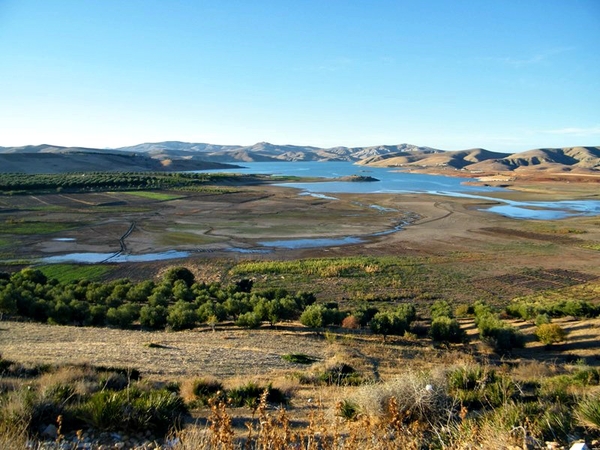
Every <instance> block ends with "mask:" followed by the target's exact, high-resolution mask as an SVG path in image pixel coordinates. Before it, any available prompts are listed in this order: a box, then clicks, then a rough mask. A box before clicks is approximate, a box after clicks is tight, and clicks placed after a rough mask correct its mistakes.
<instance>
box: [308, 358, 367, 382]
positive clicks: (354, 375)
mask: <svg viewBox="0 0 600 450" xmlns="http://www.w3.org/2000/svg"><path fill="white" fill-rule="evenodd" d="M316 381H317V383H324V384H326V385H328V386H330V385H335V386H358V385H360V384H363V383H364V381H365V380H364V378H363V377H362V376H361V375H360V374H359V373H358V372H357V371H356V370H355V369H354V367H352V366H350V365H348V364H344V363H341V364H335V365H333V366H331V367H328V368H327V369H325V370H324V371H323V372H320V373H319V374H317V377H316Z"/></svg>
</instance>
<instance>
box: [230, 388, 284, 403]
mask: <svg viewBox="0 0 600 450" xmlns="http://www.w3.org/2000/svg"><path fill="white" fill-rule="evenodd" d="M265 391H266V392H267V397H266V401H267V403H271V404H275V405H287V403H288V401H289V400H288V398H287V396H286V395H285V394H284V393H283V391H281V390H280V389H277V388H274V387H273V386H272V385H271V384H269V385H268V386H266V387H262V386H259V385H258V384H256V383H253V382H250V383H248V384H246V385H244V386H240V387H238V388H235V389H231V390H230V391H228V392H227V399H228V400H229V403H230V404H231V406H234V407H241V406H246V407H248V408H256V407H257V406H258V403H259V400H260V397H261V395H263V393H264V392H265Z"/></svg>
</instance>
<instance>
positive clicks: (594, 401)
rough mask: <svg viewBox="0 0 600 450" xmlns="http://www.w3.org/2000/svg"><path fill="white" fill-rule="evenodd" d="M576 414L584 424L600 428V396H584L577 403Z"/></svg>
mask: <svg viewBox="0 0 600 450" xmlns="http://www.w3.org/2000/svg"><path fill="white" fill-rule="evenodd" d="M576 416H577V419H578V420H579V422H580V423H581V424H582V425H584V426H586V427H589V428H593V429H595V430H600V397H598V396H588V397H585V398H583V399H582V400H581V401H580V402H579V404H578V405H577V410H576Z"/></svg>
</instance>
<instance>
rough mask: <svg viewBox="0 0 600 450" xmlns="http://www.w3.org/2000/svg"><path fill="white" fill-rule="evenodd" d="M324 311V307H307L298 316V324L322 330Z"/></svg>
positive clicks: (314, 305)
mask: <svg viewBox="0 0 600 450" xmlns="http://www.w3.org/2000/svg"><path fill="white" fill-rule="evenodd" d="M326 309H327V308H325V306H323V305H318V304H313V305H309V306H307V307H306V309H305V310H304V312H303V313H302V315H301V316H300V323H301V324H302V325H304V326H305V327H310V328H322V327H323V326H325V320H324V315H325V311H326Z"/></svg>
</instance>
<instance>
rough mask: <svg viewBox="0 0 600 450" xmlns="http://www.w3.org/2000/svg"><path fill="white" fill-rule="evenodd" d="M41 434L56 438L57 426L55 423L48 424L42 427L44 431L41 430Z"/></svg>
mask: <svg viewBox="0 0 600 450" xmlns="http://www.w3.org/2000/svg"><path fill="white" fill-rule="evenodd" d="M42 436H44V437H49V438H52V439H56V437H57V436H58V428H56V426H55V425H52V424H50V425H48V426H47V427H46V428H44V431H42Z"/></svg>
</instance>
